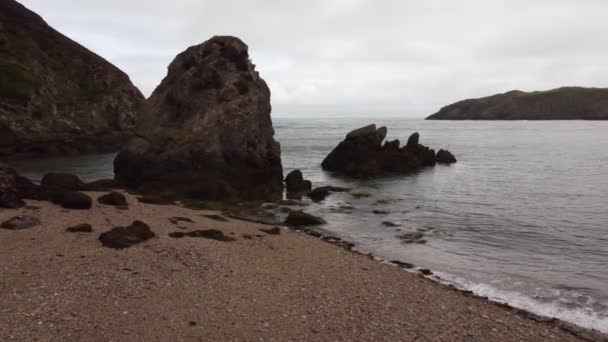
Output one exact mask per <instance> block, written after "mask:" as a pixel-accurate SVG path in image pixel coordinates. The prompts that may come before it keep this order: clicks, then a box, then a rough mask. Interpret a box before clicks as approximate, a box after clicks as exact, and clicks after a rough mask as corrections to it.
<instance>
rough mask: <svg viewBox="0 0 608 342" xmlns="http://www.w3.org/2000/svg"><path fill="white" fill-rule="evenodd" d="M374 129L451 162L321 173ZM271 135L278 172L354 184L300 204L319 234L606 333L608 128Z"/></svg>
mask: <svg viewBox="0 0 608 342" xmlns="http://www.w3.org/2000/svg"><path fill="white" fill-rule="evenodd" d="M371 123H375V124H376V125H378V126H387V127H388V136H387V139H390V140H393V139H400V140H401V141H402V142H406V141H407V138H408V137H409V136H410V135H411V134H412V133H414V132H419V133H420V136H421V138H420V143H422V144H424V145H426V146H429V147H431V148H434V149H436V150H438V149H439V148H443V149H448V150H450V151H451V152H452V153H453V154H454V155H455V156H456V158H457V159H458V163H456V164H453V165H449V166H443V165H438V166H436V167H433V168H427V169H424V170H422V171H420V172H418V173H415V174H409V175H399V176H390V177H383V178H377V179H370V180H354V179H348V178H343V177H338V176H336V175H333V174H331V173H328V172H325V171H323V170H322V169H321V166H320V164H321V162H322V160H323V159H324V158H325V156H326V155H327V154H328V153H329V152H330V151H331V150H332V149H333V148H334V147H335V146H336V145H337V144H338V143H339V142H340V141H341V140H343V139H344V137H345V135H346V134H347V133H348V132H349V131H351V130H353V129H356V128H359V127H362V126H365V125H368V124H371ZM274 127H275V138H276V139H277V140H278V141H279V142H280V143H281V149H282V160H283V167H284V171H285V174H286V173H287V172H289V171H291V170H293V169H300V170H302V172H303V173H304V176H305V178H307V179H310V180H311V181H312V182H313V184H314V185H315V186H320V185H336V186H344V187H349V188H352V191H351V192H350V193H334V194H332V195H331V196H330V197H328V198H327V199H326V200H325V201H323V202H320V203H311V204H310V205H309V206H308V207H306V209H305V210H306V211H307V212H310V213H312V214H315V215H319V216H322V217H323V218H324V219H325V220H326V221H327V222H328V223H327V224H326V225H325V226H323V227H322V228H321V229H323V230H325V231H327V232H329V233H331V234H334V235H337V236H340V237H342V238H344V239H346V240H349V241H351V242H354V243H355V244H356V245H357V248H358V249H359V250H362V251H366V252H371V253H373V254H374V255H376V256H378V257H380V258H383V259H386V260H399V261H403V262H408V263H412V264H414V265H416V266H417V267H422V268H428V269H431V270H432V271H433V272H434V273H435V274H437V275H438V276H439V277H440V278H441V279H442V281H444V282H447V283H451V284H454V285H456V286H459V287H461V288H464V289H468V290H472V291H473V292H474V293H476V294H478V295H481V296H486V297H488V298H490V299H492V300H495V301H499V302H505V303H509V304H511V305H513V306H515V307H518V308H521V309H525V310H528V311H531V312H534V313H537V314H540V315H544V316H548V317H555V318H559V319H562V320H564V321H568V322H571V323H574V324H577V325H579V326H582V327H586V328H591V329H595V330H598V331H601V332H604V333H608V122H596V121H424V120H420V119H401V118H382V117H374V118H369V117H367V118H333V117H324V118H274ZM114 156H115V154H112V153H110V154H97V155H85V156H77V157H51V158H38V159H35V160H19V161H11V164H12V165H13V166H14V167H16V168H17V169H18V170H19V171H20V172H22V173H23V174H25V175H26V176H29V177H31V178H33V179H40V178H41V177H42V175H43V174H44V173H46V172H52V171H53V172H70V173H76V174H78V175H80V176H81V178H83V179H85V180H96V179H100V178H112V177H113V170H112V161H113V159H114ZM353 193H354V194H356V195H357V196H353ZM387 222H390V223H391V224H390V225H391V226H387V225H386V224H387ZM403 236H407V237H409V238H410V239H409V240H405V241H404V239H403V238H402V237H403ZM412 238H413V239H412Z"/></svg>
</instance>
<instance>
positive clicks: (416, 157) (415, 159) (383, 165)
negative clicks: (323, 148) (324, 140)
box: [321, 125, 436, 178]
mask: <svg viewBox="0 0 608 342" xmlns="http://www.w3.org/2000/svg"><path fill="white" fill-rule="evenodd" d="M386 134H387V128H386V127H380V128H376V125H369V126H365V127H362V128H359V129H356V130H354V131H352V132H350V133H348V135H347V136H346V139H344V141H342V142H341V143H340V144H339V145H338V146H337V147H336V148H335V149H334V150H333V151H332V152H331V153H330V154H329V155H328V156H327V157H326V158H325V160H323V163H322V164H321V166H322V167H323V169H324V170H328V171H333V172H336V173H339V174H342V175H345V176H349V177H352V178H369V177H376V176H382V175H385V174H388V173H409V172H415V171H418V170H420V169H421V168H423V167H425V166H434V165H435V164H436V156H435V151H434V150H431V149H429V148H428V147H426V146H423V145H421V144H419V143H418V141H419V139H420V134H418V133H414V134H412V135H411V136H410V138H409V139H408V142H407V145H406V146H404V147H400V142H399V140H393V141H387V142H385V143H384V145H383V144H382V141H383V140H384V138H385V137H386Z"/></svg>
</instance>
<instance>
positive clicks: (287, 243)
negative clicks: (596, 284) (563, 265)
mask: <svg viewBox="0 0 608 342" xmlns="http://www.w3.org/2000/svg"><path fill="white" fill-rule="evenodd" d="M88 194H89V195H91V196H92V197H94V198H97V197H99V196H100V195H101V194H102V193H93V192H90V193H88ZM127 197H128V201H129V204H130V205H129V209H128V210H120V209H117V208H114V207H112V206H106V205H101V204H99V203H97V202H96V201H95V203H94V207H93V208H92V209H90V210H65V209H62V208H60V207H58V206H55V205H53V204H50V203H46V202H36V201H28V205H29V206H35V207H38V208H39V209H34V208H23V209H17V210H8V209H6V210H5V209H2V210H0V222H4V221H6V220H7V219H9V218H11V217H13V216H16V215H19V214H28V215H33V216H36V217H38V218H40V220H41V221H42V225H40V226H37V227H33V228H29V229H26V230H20V231H9V230H4V229H0V246H1V248H0V341H288V340H298V341H348V340H357V341H584V340H598V341H599V340H604V341H606V339H605V338H604V337H602V336H599V335H595V334H592V333H589V332H587V331H584V330H577V329H574V330H572V329H567V328H564V327H563V325H562V324H561V323H559V322H554V321H549V322H539V321H537V320H535V319H533V318H532V317H531V316H528V315H525V314H522V313H521V312H518V311H517V310H511V309H508V308H504V307H501V306H498V305H496V304H494V303H491V302H489V301H487V300H484V299H481V298H477V297H473V296H467V295H465V294H464V293H462V292H459V291H455V290H453V289H450V288H448V287H447V286H444V285H441V284H438V283H436V282H434V281H431V280H429V279H425V278H423V277H422V276H420V275H418V274H415V273H410V272H407V271H405V270H403V269H401V268H399V267H396V266H394V265H391V264H388V263H382V262H380V261H377V260H372V259H371V258H369V257H367V256H365V255H362V254H357V253H353V252H350V251H347V250H345V249H343V248H339V247H337V246H335V245H333V244H330V243H327V242H324V241H322V240H320V239H317V238H314V237H311V236H308V235H306V234H302V233H298V232H294V231H290V230H288V229H281V233H280V234H279V235H270V234H267V233H264V232H261V231H260V230H259V229H264V228H269V226H265V225H262V224H257V223H251V222H244V221H238V220H235V219H229V221H227V222H221V221H217V220H213V219H210V218H207V217H204V216H203V215H209V214H219V213H217V212H211V211H201V210H191V209H187V208H183V207H179V206H163V205H153V204H142V203H139V202H138V201H137V200H136V199H135V198H134V197H132V196H130V195H127ZM172 217H185V218H189V219H191V220H192V221H194V223H188V222H183V221H179V222H176V223H172V222H170V220H169V219H170V218H172ZM134 220H141V221H143V222H145V223H147V224H148V225H149V226H150V228H151V229H152V231H154V232H155V233H156V235H157V237H156V238H153V239H151V240H148V241H146V242H144V243H141V244H138V245H136V246H133V247H130V248H128V249H124V250H114V249H110V248H106V247H104V246H102V244H101V243H100V242H99V241H98V237H99V234H100V233H102V232H105V231H108V230H110V229H111V228H113V227H116V226H127V225H129V224H131V223H132V222H133V221H134ZM174 221H175V220H174ZM81 223H89V224H91V225H92V226H93V232H92V233H69V232H66V231H65V229H66V228H67V227H69V226H74V225H77V224H81ZM211 228H214V229H219V230H221V231H223V232H224V233H225V234H226V235H228V236H231V237H234V238H235V239H236V241H233V242H224V241H216V240H209V239H205V238H190V237H185V238H181V239H175V238H171V237H169V236H168V234H169V233H171V232H176V231H181V232H188V231H192V230H195V229H211Z"/></svg>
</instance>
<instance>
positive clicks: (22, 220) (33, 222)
mask: <svg viewBox="0 0 608 342" xmlns="http://www.w3.org/2000/svg"><path fill="white" fill-rule="evenodd" d="M40 223H41V222H40V219H38V218H37V217H35V216H30V215H19V216H15V217H13V218H11V219H9V220H8V221H6V222H3V223H2V224H1V225H0V227H2V228H4V229H8V230H21V229H28V228H32V227H35V226H38V225H40Z"/></svg>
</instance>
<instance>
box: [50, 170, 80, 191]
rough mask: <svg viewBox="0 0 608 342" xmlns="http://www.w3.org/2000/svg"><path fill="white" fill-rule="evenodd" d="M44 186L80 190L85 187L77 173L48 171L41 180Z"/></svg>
mask: <svg viewBox="0 0 608 342" xmlns="http://www.w3.org/2000/svg"><path fill="white" fill-rule="evenodd" d="M40 185H42V186H48V187H53V188H58V189H65V190H75V191H80V190H83V189H84V185H85V184H84V182H83V181H82V180H80V178H78V176H76V175H72V174H69V173H47V174H46V175H44V177H42V181H41V182H40Z"/></svg>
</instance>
